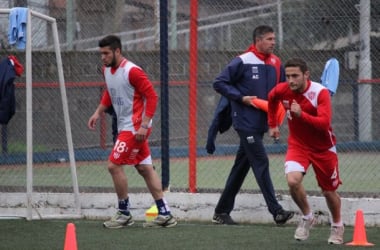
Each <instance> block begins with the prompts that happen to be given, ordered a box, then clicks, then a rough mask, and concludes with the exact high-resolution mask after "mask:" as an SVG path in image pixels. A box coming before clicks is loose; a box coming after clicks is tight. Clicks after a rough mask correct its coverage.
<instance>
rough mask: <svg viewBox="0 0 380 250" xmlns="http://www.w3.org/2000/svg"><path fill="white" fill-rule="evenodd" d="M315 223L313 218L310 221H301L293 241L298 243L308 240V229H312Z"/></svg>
mask: <svg viewBox="0 0 380 250" xmlns="http://www.w3.org/2000/svg"><path fill="white" fill-rule="evenodd" d="M315 222H316V221H315V218H314V217H313V218H312V219H310V220H305V219H301V220H300V222H299V223H298V226H297V229H296V232H295V234H294V239H296V240H299V241H301V240H307V239H308V238H309V234H310V228H312V227H313V225H314V223H315Z"/></svg>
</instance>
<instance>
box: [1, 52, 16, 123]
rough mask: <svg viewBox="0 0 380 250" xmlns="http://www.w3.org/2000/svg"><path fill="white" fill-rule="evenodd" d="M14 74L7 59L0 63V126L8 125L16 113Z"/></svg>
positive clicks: (12, 67)
mask: <svg viewBox="0 0 380 250" xmlns="http://www.w3.org/2000/svg"><path fill="white" fill-rule="evenodd" d="M15 78H16V72H15V69H14V66H13V65H12V63H11V61H10V60H9V58H5V59H3V60H1V62H0V124H8V122H9V120H10V119H11V118H12V117H13V115H14V114H15V113H16V97H15V85H14V79H15Z"/></svg>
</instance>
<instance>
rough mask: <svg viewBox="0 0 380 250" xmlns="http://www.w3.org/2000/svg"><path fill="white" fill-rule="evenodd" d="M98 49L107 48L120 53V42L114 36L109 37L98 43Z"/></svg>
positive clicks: (118, 38)
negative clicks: (118, 50)
mask: <svg viewBox="0 0 380 250" xmlns="http://www.w3.org/2000/svg"><path fill="white" fill-rule="evenodd" d="M98 45H99V47H100V48H103V47H107V46H109V47H110V48H111V49H112V50H116V49H120V51H121V40H120V37H118V36H115V35H109V36H106V37H104V38H102V39H101V40H100V41H99V43H98Z"/></svg>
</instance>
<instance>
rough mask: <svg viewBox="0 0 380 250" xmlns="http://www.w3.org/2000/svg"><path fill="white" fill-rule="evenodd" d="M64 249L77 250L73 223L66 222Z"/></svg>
mask: <svg viewBox="0 0 380 250" xmlns="http://www.w3.org/2000/svg"><path fill="white" fill-rule="evenodd" d="M64 250H78V247H77V237H76V233H75V225H74V224H73V223H68V224H67V226H66V237H65V247H64Z"/></svg>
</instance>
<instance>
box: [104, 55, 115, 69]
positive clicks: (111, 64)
mask: <svg viewBox="0 0 380 250" xmlns="http://www.w3.org/2000/svg"><path fill="white" fill-rule="evenodd" d="M116 63H117V62H116V57H115V51H112V61H111V62H110V63H109V64H107V65H106V66H107V67H111V68H115V67H116V66H117V65H116Z"/></svg>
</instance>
